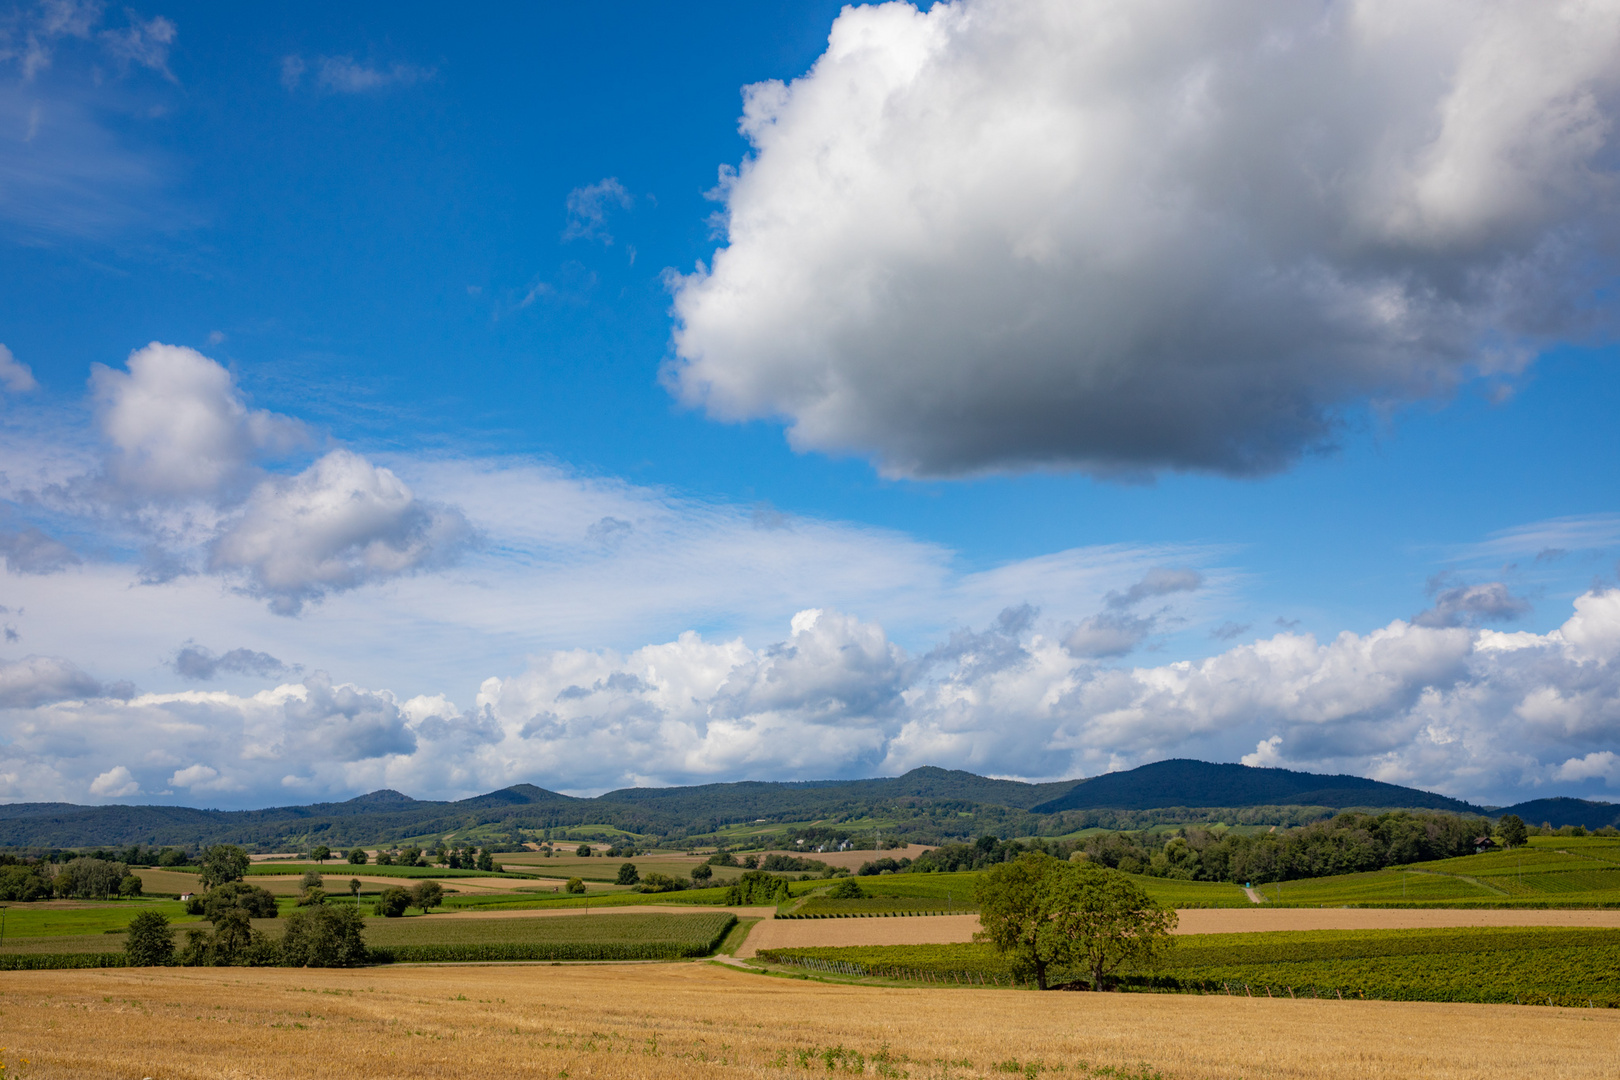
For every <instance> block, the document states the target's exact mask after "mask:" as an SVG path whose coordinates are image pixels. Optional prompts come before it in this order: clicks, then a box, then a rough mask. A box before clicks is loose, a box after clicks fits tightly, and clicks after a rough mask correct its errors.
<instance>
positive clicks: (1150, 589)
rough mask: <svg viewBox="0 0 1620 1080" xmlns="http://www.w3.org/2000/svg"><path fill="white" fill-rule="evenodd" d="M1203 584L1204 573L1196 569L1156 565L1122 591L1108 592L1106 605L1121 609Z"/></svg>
mask: <svg viewBox="0 0 1620 1080" xmlns="http://www.w3.org/2000/svg"><path fill="white" fill-rule="evenodd" d="M1203 584H1204V575H1203V574H1200V573H1199V572H1198V571H1196V570H1186V569H1182V570H1172V569H1168V568H1166V567H1162V566H1156V567H1154V568H1153V569H1152V570H1149V571H1148V572H1147V574H1146V576H1144V577H1143V578H1142V580H1141V581H1138V582H1137V583H1136V584H1135V585H1132V586H1131V587H1130V588H1128V589H1126V590H1125V591H1124V592H1122V593H1109V594H1108V598H1107V603H1108V606H1109V607H1110V608H1111V609H1113V610H1115V611H1123V610H1124V609H1126V608H1130V607H1134V606H1135V605H1137V604H1139V603H1141V602H1142V601H1143V600H1148V599H1152V598H1154V597H1159V596H1169V595H1170V594H1171V593H1178V592H1192V591H1194V590H1196V589H1199V588H1201V587H1202V586H1203Z"/></svg>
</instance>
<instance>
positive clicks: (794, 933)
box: [737, 907, 1620, 1075]
mask: <svg viewBox="0 0 1620 1080" xmlns="http://www.w3.org/2000/svg"><path fill="white" fill-rule="evenodd" d="M1176 915H1177V917H1178V918H1177V923H1176V929H1175V933H1177V934H1250V933H1259V932H1261V931H1267V930H1419V929H1429V928H1435V927H1443V926H1593V927H1620V909H1613V908H1610V909H1604V910H1600V911H1591V910H1578V909H1571V910H1562V909H1560V910H1538V909H1533V908H1518V909H1514V908H1480V909H1466V908H1264V907H1256V908H1188V909H1185V910H1182V911H1178V912H1176ZM978 929H979V917H978V916H977V915H919V916H898V917H894V918H882V919H803V920H800V919H794V920H778V919H767V921H765V922H762V923H760V924H759V925H758V926H757V927H755V928H754V931H753V933H751V934H749V935H748V940H747V942H745V943H744V944H743V947H742V948H741V949H740V950H738V953H737V955H738V956H743V957H750V956H753V955H754V954H755V953H757V952H758V951H759V950H760V949H802V948H808V947H811V946H817V945H828V946H831V945H951V944H956V943H959V942H964V941H972V940H973V934H974V932H975V931H977V930H978ZM1616 1074H1617V1075H1620V1066H1617V1068H1616Z"/></svg>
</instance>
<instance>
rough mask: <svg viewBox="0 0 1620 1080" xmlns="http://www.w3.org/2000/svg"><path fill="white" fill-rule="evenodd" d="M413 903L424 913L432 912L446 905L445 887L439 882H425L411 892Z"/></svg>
mask: <svg viewBox="0 0 1620 1080" xmlns="http://www.w3.org/2000/svg"><path fill="white" fill-rule="evenodd" d="M411 903H413V904H415V905H416V906H417V907H419V908H421V909H422V910H423V911H432V910H433V909H434V908H436V907H438V906H439V905H440V904H442V903H444V886H442V885H440V884H439V883H438V882H437V881H424V882H421V883H420V884H418V885H417V886H416V888H414V889H412V890H411Z"/></svg>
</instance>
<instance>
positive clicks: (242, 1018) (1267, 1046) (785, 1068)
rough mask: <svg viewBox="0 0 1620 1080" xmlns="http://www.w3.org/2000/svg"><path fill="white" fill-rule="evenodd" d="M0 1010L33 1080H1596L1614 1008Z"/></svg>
mask: <svg viewBox="0 0 1620 1080" xmlns="http://www.w3.org/2000/svg"><path fill="white" fill-rule="evenodd" d="M0 1012H3V1015H4V1030H5V1045H6V1046H7V1047H8V1048H9V1049H7V1050H6V1051H5V1063H6V1064H7V1065H8V1066H11V1067H12V1068H11V1070H8V1075H11V1074H13V1072H14V1071H15V1072H20V1074H21V1075H26V1076H28V1077H31V1078H36V1080H57V1078H66V1077H73V1078H86V1080H102V1078H105V1080H113V1078H126V1077H151V1078H152V1080H204V1078H208V1080H213V1078H216V1077H232V1078H242V1080H246V1078H258V1077H264V1078H271V1077H275V1078H278V1080H279V1078H282V1077H287V1076H297V1077H308V1078H315V1080H322V1078H328V1077H330V1078H360V1077H376V1076H387V1077H400V1078H416V1077H424V1078H426V1077H434V1078H452V1080H456V1078H466V1080H482V1078H492V1080H493V1078H497V1077H499V1078H502V1080H504V1078H506V1077H514V1076H548V1077H558V1076H568V1077H570V1078H574V1080H584V1078H587V1077H590V1078H602V1080H610V1078H658V1077H691V1076H713V1077H739V1078H741V1077H770V1078H785V1077H790V1076H804V1075H807V1070H808V1072H809V1073H814V1074H824V1075H833V1074H835V1073H842V1074H845V1075H850V1074H860V1075H868V1076H871V1075H885V1076H907V1077H912V1078H915V1080H923V1078H939V1080H945V1078H947V1077H949V1078H953V1080H968V1078H989V1077H998V1076H1005V1075H1008V1074H1009V1073H1012V1072H1015V1071H1016V1072H1022V1073H1024V1074H1025V1075H1035V1074H1036V1073H1037V1072H1042V1071H1052V1072H1055V1071H1056V1070H1057V1069H1059V1068H1061V1069H1062V1070H1063V1072H1064V1074H1065V1075H1067V1076H1072V1077H1076V1078H1079V1080H1085V1078H1088V1077H1100V1076H1113V1077H1123V1076H1130V1077H1138V1076H1152V1075H1162V1076H1163V1077H1164V1080H1238V1078H1240V1077H1241V1078H1246V1080H1343V1078H1351V1077H1353V1078H1364V1080H1397V1078H1399V1080H1408V1078H1411V1077H1424V1078H1443V1080H1462V1078H1471V1077H1480V1078H1484V1077H1490V1078H1492V1080H1502V1078H1514V1077H1524V1078H1527V1080H1528V1078H1536V1080H1541V1078H1548V1077H1558V1078H1561V1080H1597V1078H1600V1077H1601V1078H1605V1080H1607V1078H1610V1077H1612V1076H1614V1070H1615V1056H1616V1050H1617V1047H1620V1012H1615V1011H1611V1010H1588V1009H1553V1008H1533V1007H1520V1006H1509V1005H1439V1004H1427V1003H1423V1004H1418V1003H1395V1002H1350V1001H1345V1002H1340V1001H1282V1000H1265V999H1250V998H1232V997H1225V996H1210V997H1196V996H1183V995H1138V994H1065V993H1047V994H1039V993H1035V992H1032V991H1020V990H987V989H966V988H962V989H890V988H878V987H864V986H838V985H829V984H824V983H820V982H815V981H802V980H794V979H781V978H768V977H763V976H759V975H753V974H748V973H746V972H742V971H737V970H734V969H731V968H726V967H723V966H720V965H716V964H702V963H699V964H692V963H681V964H643V965H613V966H607V965H598V966H527V965H525V966H506V967H502V968H499V969H496V968H490V967H476V966H467V967H433V968H420V967H417V968H383V969H363V970H358V971H321V970H307V969H302V970H287V969H274V968H271V969H263V968H261V969H243V968H237V969H172V968H170V969H144V970H124V969H113V970H106V971H86V972H77V971H74V972H68V971H41V972H15V973H10V974H8V975H7V976H6V978H5V979H4V981H3V982H0ZM856 1055H859V1058H857V1057H856ZM21 1059H28V1061H29V1065H28V1066H27V1067H26V1068H23V1069H21V1070H16V1066H17V1065H18V1064H19V1062H20V1060H21ZM1031 1066H1033V1068H1031ZM1105 1070H1106V1071H1105Z"/></svg>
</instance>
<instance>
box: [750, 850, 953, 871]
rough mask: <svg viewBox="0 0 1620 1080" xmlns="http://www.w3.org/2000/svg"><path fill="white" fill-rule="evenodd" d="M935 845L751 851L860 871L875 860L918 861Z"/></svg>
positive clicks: (760, 855) (759, 854)
mask: <svg viewBox="0 0 1620 1080" xmlns="http://www.w3.org/2000/svg"><path fill="white" fill-rule="evenodd" d="M934 846H935V845H933V844H907V845H906V846H905V847H903V848H884V849H883V850H882V851H805V850H803V849H799V850H796V851H789V850H788V849H787V848H773V849H771V850H770V851H751V852H749V854H750V855H758V856H759V857H760V858H764V857H765V856H767V855H786V856H788V857H789V858H796V859H815V860H816V861H817V862H824V863H826V864H827V865H828V866H842V867H843V868H844V869H846V870H859V869H860V868H861V864H862V863H869V862H872V861H873V860H874V859H916V857H917V856H919V855H921V854H922V853H923V852H925V851H933V850H934Z"/></svg>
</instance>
